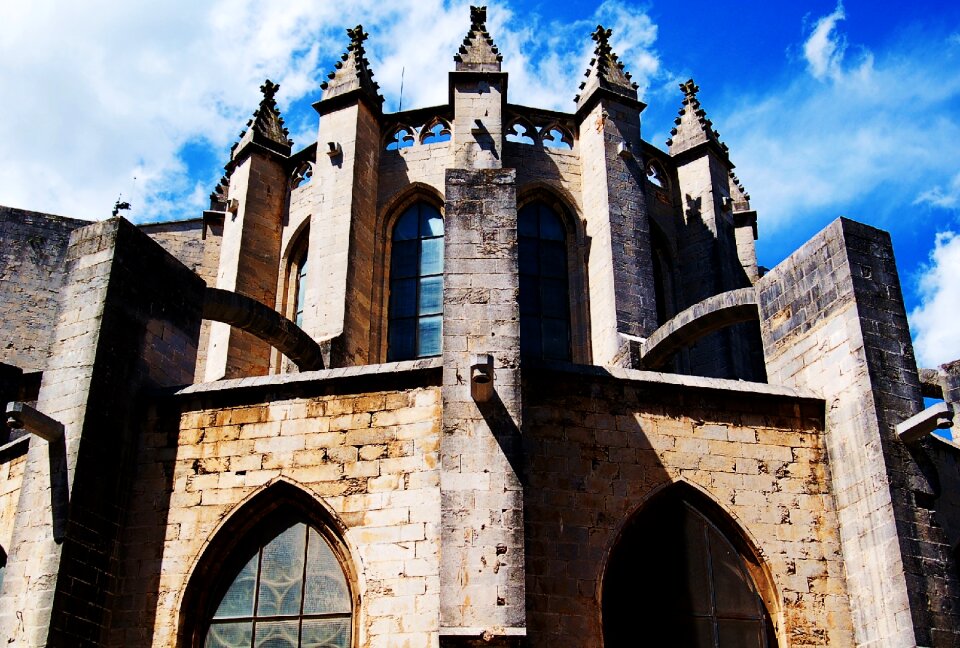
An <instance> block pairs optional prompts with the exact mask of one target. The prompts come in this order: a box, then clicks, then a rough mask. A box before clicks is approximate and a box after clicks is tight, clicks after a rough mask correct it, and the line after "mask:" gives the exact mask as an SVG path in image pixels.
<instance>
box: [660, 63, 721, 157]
mask: <svg viewBox="0 0 960 648" xmlns="http://www.w3.org/2000/svg"><path fill="white" fill-rule="evenodd" d="M680 91H681V92H683V101H682V103H681V107H680V110H679V112H678V113H677V114H678V115H679V116H678V117H677V118H676V119H675V120H674V123H675V124H676V126H675V127H674V128H673V129H671V130H670V139H668V140H667V146H669V147H670V155H677V154H679V153H682V152H684V151H688V150H690V149H692V148H693V147H695V146H699V145H700V144H704V143H707V142H710V143H712V144H713V145H715V146H716V148H717V150H718V152H719V153H720V154H721V155H722V156H723V157H725V158H726V157H727V155H728V154H729V149H728V148H727V145H726V144H724V143H723V142H721V141H720V133H718V132H717V131H716V129H714V127H713V122H712V121H710V120H709V119H707V112H706V111H705V110H704V109H703V108H702V107H701V106H700V100H699V99H698V98H697V93H698V92H700V87H699V86H698V85H697V84H696V83H695V82H694V80H693V79H688V80H687V81H684V82H683V83H681V84H680Z"/></svg>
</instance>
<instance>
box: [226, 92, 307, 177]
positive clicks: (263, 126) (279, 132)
mask: <svg viewBox="0 0 960 648" xmlns="http://www.w3.org/2000/svg"><path fill="white" fill-rule="evenodd" d="M279 89H280V86H279V85H278V84H276V83H274V82H273V81H271V80H270V79H267V80H266V81H264V82H263V85H261V86H260V92H261V93H263V99H261V100H260V107H259V108H257V109H256V111H254V113H253V117H252V118H251V119H250V120H249V121H248V122H247V128H246V130H243V131H241V133H240V140H239V141H238V142H237V143H236V144H234V145H233V148H232V149H231V152H232V153H233V157H234V158H236V156H237V153H238V152H239V151H240V150H241V149H243V148H244V147H245V146H246V145H247V143H249V142H254V143H256V144H260V145H262V146H264V147H265V148H267V149H270V150H271V151H274V152H275V153H280V154H281V155H290V150H291V147H292V146H293V140H291V139H290V138H289V137H288V135H289V134H290V133H289V131H288V130H287V129H286V128H285V127H284V125H283V117H281V116H280V109H279V108H277V90H279Z"/></svg>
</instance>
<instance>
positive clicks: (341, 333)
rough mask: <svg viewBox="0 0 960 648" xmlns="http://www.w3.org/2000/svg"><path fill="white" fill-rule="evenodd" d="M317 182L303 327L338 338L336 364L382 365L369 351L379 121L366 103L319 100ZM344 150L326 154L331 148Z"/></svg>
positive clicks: (375, 353)
mask: <svg viewBox="0 0 960 648" xmlns="http://www.w3.org/2000/svg"><path fill="white" fill-rule="evenodd" d="M315 107H316V108H317V110H318V111H319V112H320V114H321V119H320V131H319V136H318V139H317V162H316V166H315V167H314V180H313V181H314V182H319V183H320V187H319V189H320V192H321V193H322V196H323V198H322V202H321V204H320V209H319V212H318V213H316V214H314V215H313V216H312V218H311V221H310V235H309V236H310V241H309V246H310V247H309V249H310V259H311V262H310V263H309V264H308V266H307V288H306V291H307V292H306V296H305V302H306V309H305V311H304V314H303V329H304V330H305V331H306V332H307V333H309V334H310V335H311V336H313V338H314V339H315V340H329V339H331V338H335V341H334V344H333V348H332V349H331V359H330V364H331V366H334V367H340V366H353V365H361V364H367V363H368V362H379V361H381V358H379V356H378V354H379V349H371V348H370V326H371V322H370V317H371V315H370V313H371V303H370V299H371V294H372V291H373V267H374V263H375V261H374V259H373V245H374V237H375V231H374V229H375V227H376V221H377V182H378V174H377V170H378V168H379V160H380V146H381V141H380V125H379V122H378V120H377V116H376V113H375V112H374V111H373V110H371V108H370V107H369V105H368V102H367V101H361V100H359V99H358V98H357V97H353V98H352V100H351V101H350V102H349V103H347V104H346V105H344V104H343V103H342V102H339V101H337V102H329V103H328V102H320V103H318V104H316V106H315ZM331 146H333V147H335V148H337V147H339V148H338V149H337V150H339V151H340V152H338V153H335V154H334V155H327V152H328V151H330V147H331Z"/></svg>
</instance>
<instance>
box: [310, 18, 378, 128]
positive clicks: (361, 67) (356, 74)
mask: <svg viewBox="0 0 960 648" xmlns="http://www.w3.org/2000/svg"><path fill="white" fill-rule="evenodd" d="M347 36H349V37H350V43H349V44H348V45H347V51H346V52H344V53H343V55H341V56H340V60H339V61H337V62H336V64H335V65H334V70H333V72H330V73H329V74H328V75H327V81H324V82H323V83H322V84H320V87H321V88H322V89H323V96H322V97H321V99H320V102H324V101H327V100H329V99H333V98H334V97H339V96H341V95H345V94H347V93H350V92H354V91H356V92H359V93H360V94H361V95H363V96H364V97H365V98H366V99H368V100H369V101H370V102H371V103H372V104H373V106H374V107H376V108H377V109H379V108H380V107H381V106H382V105H383V97H381V96H380V85H379V84H378V83H377V82H376V81H374V80H373V71H372V70H371V69H370V62H369V61H368V60H367V53H366V50H365V49H364V47H363V42H364V41H365V40H367V38H368V37H369V36H370V34H368V33H366V32H365V31H363V25H357V26H356V27H354V28H353V29H348V30H347Z"/></svg>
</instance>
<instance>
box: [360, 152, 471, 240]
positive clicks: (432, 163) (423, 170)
mask: <svg viewBox="0 0 960 648" xmlns="http://www.w3.org/2000/svg"><path fill="white" fill-rule="evenodd" d="M453 150H454V148H453V140H450V141H447V142H438V143H436V144H420V143H417V144H414V145H413V146H410V147H407V148H402V149H399V150H396V151H382V152H381V154H380V177H379V179H378V187H377V209H378V211H382V210H383V209H384V208H388V207H389V205H391V204H392V203H393V201H394V200H395V199H396V198H397V196H398V195H400V194H403V193H404V192H407V191H409V190H410V188H411V186H413V185H415V184H416V185H426V186H428V187H431V188H432V189H434V190H436V192H437V193H438V194H440V195H441V196H442V195H443V191H444V177H443V174H444V173H445V172H446V170H447V169H449V168H451V167H453ZM385 234H386V236H389V235H390V233H389V232H386V233H385Z"/></svg>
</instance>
